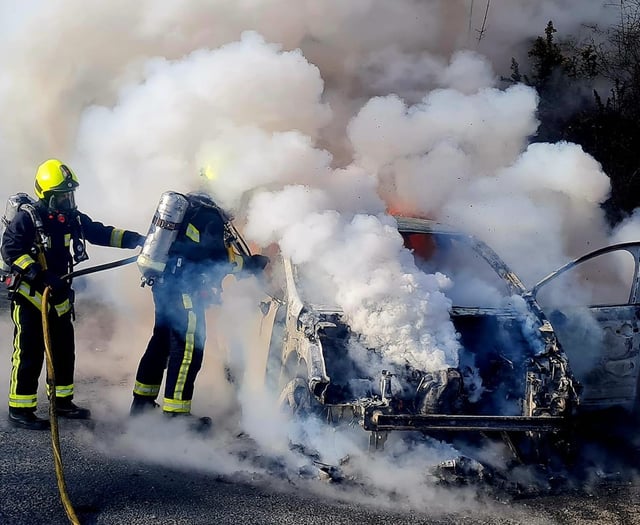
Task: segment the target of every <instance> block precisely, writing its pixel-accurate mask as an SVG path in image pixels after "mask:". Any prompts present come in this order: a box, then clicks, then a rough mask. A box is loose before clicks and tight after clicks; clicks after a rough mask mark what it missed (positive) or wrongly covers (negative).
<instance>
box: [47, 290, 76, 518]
mask: <svg viewBox="0 0 640 525" xmlns="http://www.w3.org/2000/svg"><path fill="white" fill-rule="evenodd" d="M50 294H51V288H50V287H49V286H47V287H46V288H45V289H44V293H43V294H42V332H43V334H44V353H45V356H46V358H47V385H48V386H49V419H50V420H51V447H52V448H53V462H54V464H55V468H56V479H57V480H58V492H59V493H60V501H61V502H62V506H63V507H64V510H65V512H66V513H67V517H68V518H69V521H70V522H71V523H73V525H80V520H79V519H78V516H77V515H76V512H75V510H74V509H73V505H72V504H71V500H70V499H69V494H68V493H67V484H66V482H65V480H64V470H63V467H62V453H61V451H60V436H59V434H58V414H57V412H56V378H55V373H54V370H53V353H52V351H51V334H50V333H49V295H50Z"/></svg>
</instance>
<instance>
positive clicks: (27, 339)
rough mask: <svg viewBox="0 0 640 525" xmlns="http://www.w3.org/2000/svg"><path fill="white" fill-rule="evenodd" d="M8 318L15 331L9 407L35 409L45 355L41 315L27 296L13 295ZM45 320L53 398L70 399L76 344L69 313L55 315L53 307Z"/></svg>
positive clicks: (71, 396)
mask: <svg viewBox="0 0 640 525" xmlns="http://www.w3.org/2000/svg"><path fill="white" fill-rule="evenodd" d="M11 319H12V321H13V325H14V330H13V354H12V356H11V377H10V382H9V406H10V407H11V408H23V409H35V408H36V406H37V402H38V379H39V377H40V373H41V371H42V364H43V362H44V352H45V348H44V335H43V327H42V313H41V311H40V309H39V308H38V307H37V306H35V305H34V304H33V303H32V302H30V301H29V300H28V299H27V298H26V297H24V296H23V295H21V294H19V293H15V294H14V297H13V299H12V301H11ZM48 321H49V335H50V341H51V351H52V354H53V370H54V373H55V379H56V397H58V398H67V399H72V398H73V372H74V366H75V342H74V331H73V322H72V319H71V311H68V312H66V313H64V314H62V315H58V313H57V312H56V310H55V308H50V310H49V316H48Z"/></svg>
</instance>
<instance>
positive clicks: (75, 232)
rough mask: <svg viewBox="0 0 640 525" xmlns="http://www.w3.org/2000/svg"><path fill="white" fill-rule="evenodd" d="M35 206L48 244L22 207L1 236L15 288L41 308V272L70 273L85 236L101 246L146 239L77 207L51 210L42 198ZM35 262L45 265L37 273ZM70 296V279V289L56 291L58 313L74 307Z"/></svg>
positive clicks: (129, 245)
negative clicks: (74, 250)
mask: <svg viewBox="0 0 640 525" xmlns="http://www.w3.org/2000/svg"><path fill="white" fill-rule="evenodd" d="M33 207H34V209H35V212H36V213H37V215H38V216H39V218H40V220H41V221H42V229H43V232H42V233H44V235H45V237H46V244H45V245H44V246H42V245H41V244H40V232H38V231H37V228H36V225H35V224H34V221H33V219H32V217H31V215H30V214H29V212H27V211H26V210H24V209H20V210H19V211H18V213H17V214H16V216H15V217H14V219H13V220H12V221H11V223H10V224H9V225H8V226H7V229H6V230H5V232H4V235H3V237H2V258H3V259H4V260H5V261H6V262H7V263H8V264H10V265H11V269H12V270H13V271H15V272H16V273H17V274H18V276H19V279H18V284H17V287H16V288H14V290H13V292H14V293H19V294H21V295H23V296H24V297H26V298H27V299H28V300H29V301H30V302H31V303H32V304H34V305H35V306H37V307H38V308H40V307H41V305H42V292H43V291H44V288H45V283H44V281H43V279H42V274H43V273H44V271H47V272H51V273H52V274H54V275H56V276H57V277H59V278H60V277H62V276H64V275H66V274H68V273H70V272H71V270H72V268H73V255H72V253H71V246H72V245H73V244H75V243H78V242H79V241H83V240H86V241H88V242H90V243H91V244H96V245H100V246H113V247H116V248H135V247H136V246H138V245H139V244H140V242H141V240H142V239H143V237H142V236H141V235H140V234H139V233H137V232H134V231H129V230H121V229H118V228H115V227H113V226H105V225H104V224H102V223H101V222H96V221H94V220H92V219H91V218H90V217H89V216H88V215H86V214H84V213H82V212H79V211H77V210H76V211H73V212H71V213H68V214H65V215H61V214H57V213H55V212H50V210H49V209H48V207H47V206H46V205H45V204H44V203H43V202H42V201H38V202H37V203H36V204H35V205H34V206H33ZM43 258H44V260H43ZM43 262H44V264H42V263H43ZM36 263H37V264H38V265H39V266H40V267H43V268H41V271H40V272H39V273H38V274H35V275H34V272H33V270H34V269H35V268H38V266H33V265H34V264H36ZM27 276H30V277H32V278H30V277H27ZM70 298H71V283H67V289H66V290H62V291H59V292H56V296H55V298H53V299H54V300H53V303H54V305H55V307H56V310H57V311H58V314H59V315H62V314H64V313H66V312H67V311H69V309H70V308H71V304H70V301H69V300H70ZM67 307H68V308H67Z"/></svg>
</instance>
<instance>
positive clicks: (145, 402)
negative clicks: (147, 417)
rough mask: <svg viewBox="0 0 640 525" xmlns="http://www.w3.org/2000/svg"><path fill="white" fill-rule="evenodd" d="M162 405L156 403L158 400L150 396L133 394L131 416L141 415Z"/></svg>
mask: <svg viewBox="0 0 640 525" xmlns="http://www.w3.org/2000/svg"><path fill="white" fill-rule="evenodd" d="M159 406H160V405H158V403H156V400H155V399H154V398H152V397H148V396H138V395H134V396H133V401H132V403H131V409H130V410H129V415H130V416H134V417H135V416H139V415H141V414H145V413H146V412H151V411H152V410H153V409H154V408H158V407H159Z"/></svg>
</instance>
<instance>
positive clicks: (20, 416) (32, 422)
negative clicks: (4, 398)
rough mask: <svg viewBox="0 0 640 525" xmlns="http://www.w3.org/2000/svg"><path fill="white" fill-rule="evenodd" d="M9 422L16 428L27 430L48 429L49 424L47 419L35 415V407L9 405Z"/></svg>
mask: <svg viewBox="0 0 640 525" xmlns="http://www.w3.org/2000/svg"><path fill="white" fill-rule="evenodd" d="M8 419H9V423H11V425H12V426H14V427H16V428H27V429H29V430H48V429H49V427H50V426H51V425H50V424H49V420H48V419H42V418H40V417H38V416H36V413H35V408H14V407H9V417H8Z"/></svg>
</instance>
